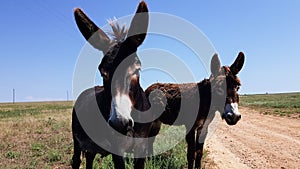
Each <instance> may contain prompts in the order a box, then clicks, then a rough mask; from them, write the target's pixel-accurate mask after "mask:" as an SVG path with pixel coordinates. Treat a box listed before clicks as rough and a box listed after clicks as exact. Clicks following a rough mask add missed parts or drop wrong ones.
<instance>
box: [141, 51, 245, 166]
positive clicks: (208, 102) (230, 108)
mask: <svg viewBox="0 0 300 169" xmlns="http://www.w3.org/2000/svg"><path fill="white" fill-rule="evenodd" d="M244 58H245V57H244V54H243V53H242V52H240V53H239V55H238V57H237V58H236V60H235V61H234V63H233V64H232V65H231V66H230V67H229V66H222V67H221V63H220V60H219V57H218V55H217V54H215V55H214V56H213V58H212V60H211V73H212V74H211V76H210V78H209V79H204V80H203V81H201V82H199V83H187V84H170V83H156V84H153V85H151V86H150V87H148V88H147V90H146V94H147V96H149V95H150V93H151V92H153V91H156V92H154V93H156V94H157V96H156V97H155V96H153V95H152V94H153V93H151V97H150V98H149V99H150V101H151V104H152V103H155V104H156V105H155V106H156V107H157V106H158V105H161V107H164V109H162V110H163V113H162V114H161V115H160V116H159V118H158V119H157V120H156V121H155V125H154V126H153V128H152V133H151V135H150V136H156V135H157V134H158V132H159V130H160V126H161V123H164V124H168V125H185V127H186V131H187V133H186V142H187V144H188V147H187V160H188V168H189V169H192V168H193V166H194V161H195V160H196V162H195V168H200V164H201V158H202V152H203V144H204V140H205V137H206V134H207V127H208V124H209V123H210V122H211V120H212V119H213V117H214V113H215V111H219V112H220V113H221V115H222V118H224V119H225V120H226V122H227V124H229V125H235V124H236V123H237V122H238V121H239V120H240V118H241V114H240V113H239V111H238V103H239V97H238V93H237V92H238V89H239V87H240V85H241V83H240V80H239V78H238V77H237V74H238V72H239V71H240V70H241V69H242V67H243V64H244ZM157 89H158V90H157ZM157 91H161V92H157ZM159 93H160V95H158V94H159ZM151 98H154V99H156V100H154V101H153V102H152V100H151ZM158 98H161V99H158ZM164 100H165V101H164ZM152 106H153V105H152ZM195 132H196V134H197V135H196V138H195ZM152 141H154V140H152ZM149 145H150V146H151V145H152V144H151V143H150V144H149ZM150 149H152V148H150Z"/></svg>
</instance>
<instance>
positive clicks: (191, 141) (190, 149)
mask: <svg viewBox="0 0 300 169" xmlns="http://www.w3.org/2000/svg"><path fill="white" fill-rule="evenodd" d="M185 140H186V142H187V161H188V169H193V166H194V161H195V150H196V149H195V130H193V129H192V130H191V131H189V133H188V134H187V135H186V136H185Z"/></svg>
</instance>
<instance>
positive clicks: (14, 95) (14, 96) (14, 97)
mask: <svg viewBox="0 0 300 169" xmlns="http://www.w3.org/2000/svg"><path fill="white" fill-rule="evenodd" d="M15 99H16V90H15V89H13V104H15V101H16V100H15Z"/></svg>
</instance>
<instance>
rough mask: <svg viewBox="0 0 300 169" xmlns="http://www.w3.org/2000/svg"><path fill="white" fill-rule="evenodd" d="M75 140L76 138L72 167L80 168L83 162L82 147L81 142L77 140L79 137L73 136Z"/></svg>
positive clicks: (74, 168)
mask: <svg viewBox="0 0 300 169" xmlns="http://www.w3.org/2000/svg"><path fill="white" fill-rule="evenodd" d="M73 140H74V154H73V157H72V168H73V169H79V167H80V163H81V160H80V155H81V149H80V146H79V142H78V141H77V139H76V138H73Z"/></svg>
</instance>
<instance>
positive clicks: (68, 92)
mask: <svg viewBox="0 0 300 169" xmlns="http://www.w3.org/2000/svg"><path fill="white" fill-rule="evenodd" d="M67 101H69V91H68V90H67Z"/></svg>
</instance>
